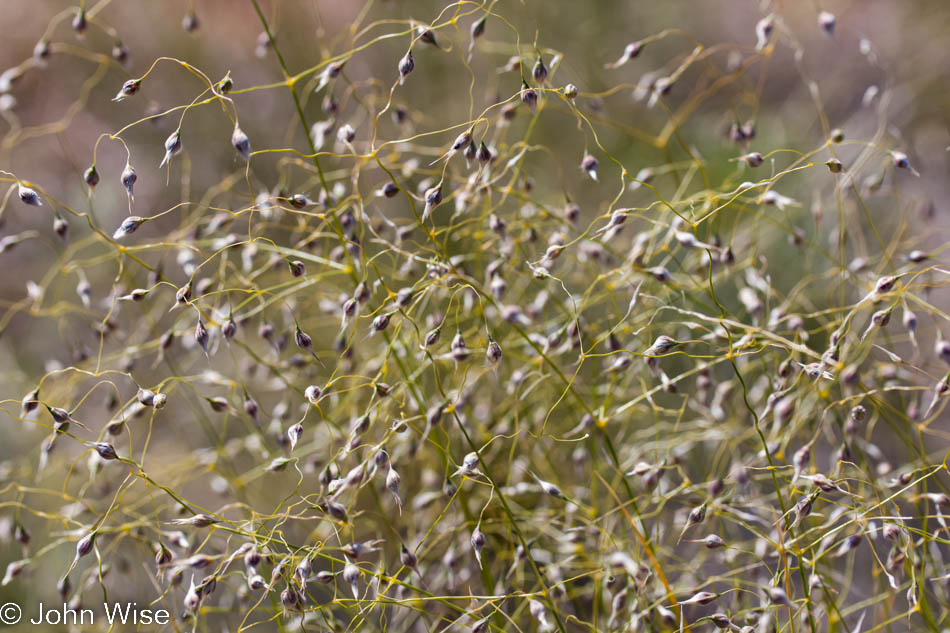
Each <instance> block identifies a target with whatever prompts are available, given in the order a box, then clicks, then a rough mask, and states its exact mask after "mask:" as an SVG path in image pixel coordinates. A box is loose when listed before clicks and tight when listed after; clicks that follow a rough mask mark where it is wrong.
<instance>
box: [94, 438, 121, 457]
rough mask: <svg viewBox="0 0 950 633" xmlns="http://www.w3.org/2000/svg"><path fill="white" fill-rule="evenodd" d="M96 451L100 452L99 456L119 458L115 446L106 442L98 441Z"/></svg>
mask: <svg viewBox="0 0 950 633" xmlns="http://www.w3.org/2000/svg"><path fill="white" fill-rule="evenodd" d="M96 452H97V453H99V457H101V458H102V459H119V456H118V454H117V453H116V452H115V447H114V446H112V444H108V443H106V442H98V443H97V444H96Z"/></svg>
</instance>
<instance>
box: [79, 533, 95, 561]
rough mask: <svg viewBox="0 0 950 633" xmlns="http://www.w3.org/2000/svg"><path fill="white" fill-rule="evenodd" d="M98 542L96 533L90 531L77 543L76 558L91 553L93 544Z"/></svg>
mask: <svg viewBox="0 0 950 633" xmlns="http://www.w3.org/2000/svg"><path fill="white" fill-rule="evenodd" d="M95 543H96V533H95V532H90V533H89V534H87V535H86V536H84V537H82V538H81V539H79V542H78V543H76V558H82V557H83V556H86V555H88V554H89V552H91V551H92V546H93V545H95Z"/></svg>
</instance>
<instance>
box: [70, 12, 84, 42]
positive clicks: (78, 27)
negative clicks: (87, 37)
mask: <svg viewBox="0 0 950 633" xmlns="http://www.w3.org/2000/svg"><path fill="white" fill-rule="evenodd" d="M87 26H88V23H87V22H86V9H85V7H79V10H78V11H76V15H75V16H74V17H73V21H72V27H73V30H74V31H76V37H82V36H83V35H84V34H85V32H86V27H87Z"/></svg>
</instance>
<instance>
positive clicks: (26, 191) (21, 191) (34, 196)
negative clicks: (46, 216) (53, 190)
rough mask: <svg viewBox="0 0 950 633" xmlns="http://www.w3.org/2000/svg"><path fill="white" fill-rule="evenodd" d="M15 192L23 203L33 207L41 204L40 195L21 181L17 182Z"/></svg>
mask: <svg viewBox="0 0 950 633" xmlns="http://www.w3.org/2000/svg"><path fill="white" fill-rule="evenodd" d="M17 194H18V195H19V196H20V201H21V202H22V203H23V204H28V205H30V206H33V207H41V206H43V201H42V200H40V195H39V194H38V193H36V191H34V190H33V189H31V188H30V187H27V186H26V185H24V184H23V183H20V182H18V183H17Z"/></svg>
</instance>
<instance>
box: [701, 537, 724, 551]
mask: <svg viewBox="0 0 950 633" xmlns="http://www.w3.org/2000/svg"><path fill="white" fill-rule="evenodd" d="M702 543H703V545H705V546H706V547H708V548H709V549H716V548H719V547H724V546H725V544H726V543H725V541H723V540H722V537H721V536H719V535H718V534H710V535H708V536H706V537H705V538H704V539H703V540H702Z"/></svg>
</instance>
